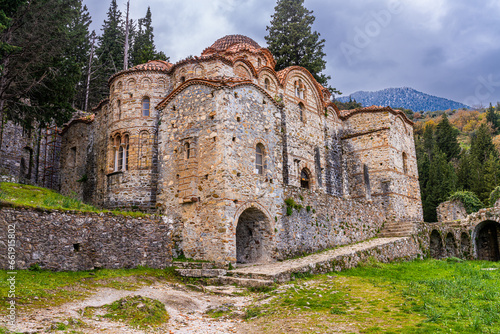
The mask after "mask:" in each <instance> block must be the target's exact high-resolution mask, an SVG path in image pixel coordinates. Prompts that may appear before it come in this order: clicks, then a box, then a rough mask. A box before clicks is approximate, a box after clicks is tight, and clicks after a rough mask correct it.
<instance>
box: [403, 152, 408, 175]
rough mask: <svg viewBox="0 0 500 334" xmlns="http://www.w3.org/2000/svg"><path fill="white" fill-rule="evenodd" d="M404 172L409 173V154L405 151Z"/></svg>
mask: <svg viewBox="0 0 500 334" xmlns="http://www.w3.org/2000/svg"><path fill="white" fill-rule="evenodd" d="M403 173H405V174H408V156H407V155H406V153H405V152H403Z"/></svg>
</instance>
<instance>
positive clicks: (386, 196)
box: [343, 111, 423, 221]
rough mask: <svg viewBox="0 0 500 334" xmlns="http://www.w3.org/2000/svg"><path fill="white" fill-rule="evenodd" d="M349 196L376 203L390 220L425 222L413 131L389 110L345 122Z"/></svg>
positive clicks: (354, 115) (351, 117) (367, 113)
mask: <svg viewBox="0 0 500 334" xmlns="http://www.w3.org/2000/svg"><path fill="white" fill-rule="evenodd" d="M343 144H344V154H345V156H346V160H347V169H348V174H349V188H348V189H349V195H350V196H351V197H352V198H362V197H364V198H367V199H371V200H373V201H375V203H377V204H378V205H380V206H381V207H383V208H384V210H385V211H386V219H390V220H398V221H421V220H422V214H423V213H422V205H421V201H420V188H419V184H418V171H417V161H416V155H415V147H414V142H413V129H412V126H411V125H410V124H408V123H407V122H404V121H403V120H402V118H401V116H399V115H394V114H393V113H391V112H389V111H377V112H363V113H354V114H353V115H352V116H350V117H349V118H348V119H347V120H346V121H345V136H344V143H343Z"/></svg>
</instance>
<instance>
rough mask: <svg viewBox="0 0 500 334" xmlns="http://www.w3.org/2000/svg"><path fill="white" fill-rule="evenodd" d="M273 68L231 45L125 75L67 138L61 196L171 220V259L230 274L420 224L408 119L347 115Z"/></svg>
mask: <svg viewBox="0 0 500 334" xmlns="http://www.w3.org/2000/svg"><path fill="white" fill-rule="evenodd" d="M275 65H276V61H275V60H274V58H273V56H272V55H271V53H270V52H269V51H268V50H267V49H266V48H262V47H261V46H259V44H258V43H256V42H255V41H253V40H252V39H250V38H248V37H245V36H241V35H231V36H225V37H223V38H221V39H219V40H217V41H215V43H213V44H212V45H211V46H209V47H208V48H206V49H205V50H204V51H203V52H202V54H201V55H200V56H196V57H189V58H186V59H184V60H182V61H179V62H178V63H176V64H171V63H168V62H165V61H150V62H148V63H146V64H141V65H138V66H135V67H133V68H130V69H128V70H124V71H121V72H119V73H116V74H115V75H113V76H112V77H111V78H110V79H109V98H108V99H106V100H104V101H102V102H101V103H100V104H99V105H98V106H97V107H95V108H94V109H93V111H92V114H89V115H82V116H81V117H77V118H75V119H73V120H72V121H71V122H70V123H69V124H68V125H67V126H66V127H65V128H64V129H63V131H62V142H61V167H60V171H61V172H60V180H61V181H60V182H61V191H62V193H64V194H70V193H72V192H76V193H77V194H78V196H80V198H81V199H83V200H84V201H86V202H90V203H93V204H95V205H97V206H100V207H106V208H127V209H140V210H146V211H149V212H158V213H161V214H162V215H163V219H164V221H166V222H167V223H168V226H169V228H170V229H171V237H172V242H173V251H174V256H181V255H183V256H185V257H187V258H193V259H203V260H209V261H216V262H221V263H223V262H225V263H227V262H233V263H235V262H240V263H256V262H269V261H274V260H280V259H284V258H288V257H291V256H295V255H298V254H303V253H307V252H314V251H317V250H321V249H325V248H330V247H335V246H339V245H345V244H350V243H354V242H358V241H362V240H366V239H369V238H372V237H374V236H375V235H377V233H378V232H379V231H380V230H381V229H383V227H384V225H385V224H390V223H392V224H394V223H397V224H399V223H401V224H404V223H405V222H414V221H422V207H421V200H420V190H419V184H418V173H417V162H416V156H415V147H414V141H413V123H412V122H411V121H410V120H409V119H408V118H407V117H406V116H405V114H404V113H403V112H401V111H399V110H393V109H391V108H390V107H378V106H372V107H367V108H362V109H356V110H344V111H341V110H339V109H338V108H337V107H336V105H335V104H334V103H332V98H331V94H330V92H329V91H328V90H327V89H325V88H324V87H322V86H321V85H320V84H318V82H317V81H316V80H315V79H314V77H313V76H312V75H311V73H309V72H308V71H307V70H306V69H305V68H303V67H299V66H291V67H288V68H286V69H284V70H281V71H278V72H276V71H275Z"/></svg>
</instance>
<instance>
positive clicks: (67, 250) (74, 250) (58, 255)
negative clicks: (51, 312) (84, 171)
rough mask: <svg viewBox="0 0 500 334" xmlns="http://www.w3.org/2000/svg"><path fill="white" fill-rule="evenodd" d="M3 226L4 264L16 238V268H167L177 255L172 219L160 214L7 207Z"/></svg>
mask: <svg viewBox="0 0 500 334" xmlns="http://www.w3.org/2000/svg"><path fill="white" fill-rule="evenodd" d="M0 227H1V229H0V261H1V268H2V269H8V259H7V254H8V252H7V242H8V240H14V239H15V247H14V248H15V249H14V250H15V259H16V269H27V268H29V267H30V266H32V265H35V264H38V265H39V266H40V267H41V268H43V269H50V270H56V271H59V270H72V271H74V270H92V269H95V268H133V267H137V266H148V267H151V268H165V267H166V266H169V265H170V263H171V260H172V256H171V248H170V245H171V242H170V231H169V229H168V225H167V224H165V223H164V222H163V221H162V219H161V218H160V217H156V216H149V217H141V218H131V217H127V216H120V215H111V214H96V213H77V212H61V211H39V210H34V209H20V208H16V209H14V208H8V207H3V208H1V209H0ZM8 233H9V234H12V235H14V237H15V238H14V239H13V238H11V237H10V236H9V235H8Z"/></svg>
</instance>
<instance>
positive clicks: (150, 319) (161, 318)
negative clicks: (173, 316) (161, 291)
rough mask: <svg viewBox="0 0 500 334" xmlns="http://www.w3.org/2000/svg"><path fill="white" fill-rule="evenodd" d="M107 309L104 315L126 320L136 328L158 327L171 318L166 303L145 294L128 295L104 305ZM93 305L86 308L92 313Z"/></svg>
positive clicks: (87, 311) (87, 312)
mask: <svg viewBox="0 0 500 334" xmlns="http://www.w3.org/2000/svg"><path fill="white" fill-rule="evenodd" d="M102 308H104V309H105V310H106V314H105V315H104V316H103V317H105V318H109V319H112V320H115V321H120V320H121V321H125V322H127V323H129V324H130V325H132V326H133V327H136V328H148V327H157V326H159V325H162V324H164V323H165V322H167V321H168V319H169V314H168V313H167V310H166V309H165V305H164V304H163V303H161V302H159V301H158V300H155V299H151V298H148V297H143V296H128V297H124V298H121V299H119V300H117V301H115V302H113V303H111V304H108V305H104V306H102ZM90 309H93V308H92V307H87V308H86V309H85V311H86V314H87V315H92V313H93V312H92V311H91V310H90Z"/></svg>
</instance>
